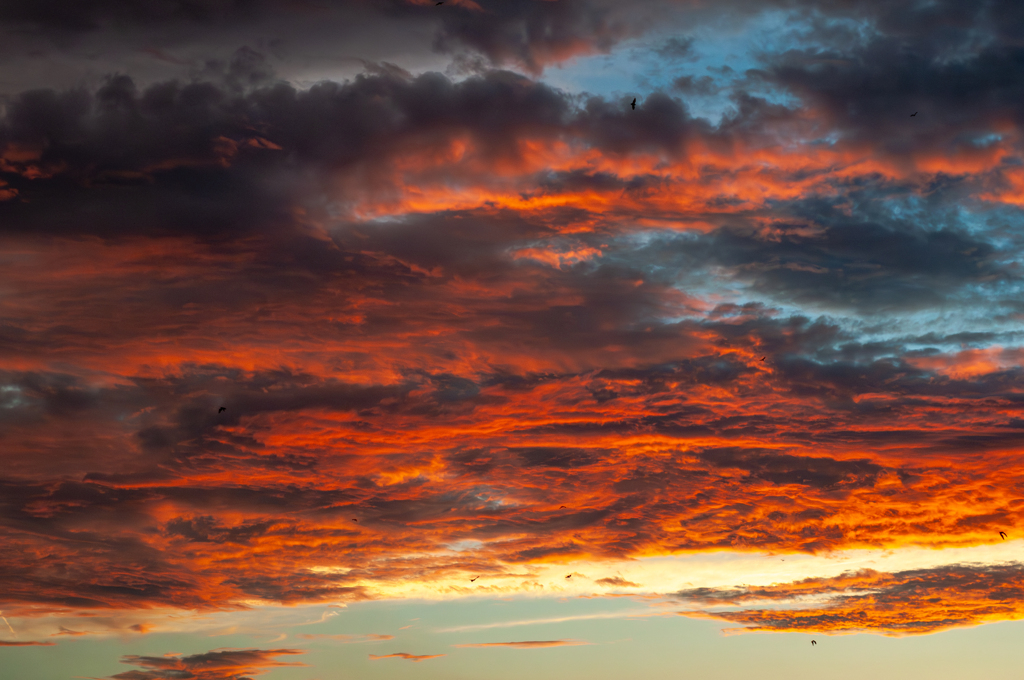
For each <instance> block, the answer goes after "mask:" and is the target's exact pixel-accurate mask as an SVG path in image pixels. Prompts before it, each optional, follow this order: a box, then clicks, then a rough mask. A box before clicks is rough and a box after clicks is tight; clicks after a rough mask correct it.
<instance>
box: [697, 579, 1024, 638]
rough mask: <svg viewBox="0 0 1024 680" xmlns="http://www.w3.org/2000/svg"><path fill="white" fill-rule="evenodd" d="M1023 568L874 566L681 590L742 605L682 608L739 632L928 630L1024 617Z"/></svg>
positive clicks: (714, 602) (700, 600) (712, 602)
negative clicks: (1021, 597)
mask: <svg viewBox="0 0 1024 680" xmlns="http://www.w3.org/2000/svg"><path fill="white" fill-rule="evenodd" d="M1022 575H1024V568H1022V566H1021V565H1020V564H1016V563H1012V564H1002V565H950V566H946V567H937V568H932V569H918V570H911V571H903V572H896V573H892V574H887V573H881V572H876V571H873V570H867V569H866V570H861V571H858V572H847V573H845V574H843V575H842V576H837V577H833V578H809V579H805V580H803V581H797V582H792V583H783V584H777V585H773V586H765V587H742V588H726V589H715V588H704V589H695V590H688V591H683V592H680V593H678V594H677V597H678V598H680V599H681V600H683V601H685V602H687V603H692V604H699V605H702V606H705V607H716V606H723V605H726V606H731V607H738V609H736V610H732V611H710V610H706V611H704V612H680V613H681V614H683V615H684V616H691V615H692V616H704V617H710V618H716V619H720V620H724V621H729V622H733V623H739V624H742V625H743V628H739V629H734V630H736V631H737V632H743V631H769V632H797V631H802V632H818V633H854V632H872V633H880V634H882V635H889V636H902V635H921V634H927V633H934V632H938V631H941V630H948V629H950V628H960V627H965V626H976V625H979V624H982V623H988V622H992V621H1006V620H1017V619H1020V618H1022V617H1024V610H1022V609H1021V607H1020V606H1019V605H1018V603H1017V598H1016V597H1015V596H1014V595H1013V593H1015V592H1017V591H1018V590H1019V589H1020V587H1021V582H1022ZM779 605H786V606H782V607H780V606H779Z"/></svg>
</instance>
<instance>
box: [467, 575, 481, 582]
mask: <svg viewBox="0 0 1024 680" xmlns="http://www.w3.org/2000/svg"><path fill="white" fill-rule="evenodd" d="M478 578H480V577H479V576H476V577H474V578H471V579H469V582H470V583H472V582H473V581H475V580H477V579H478Z"/></svg>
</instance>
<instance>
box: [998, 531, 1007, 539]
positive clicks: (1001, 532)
mask: <svg viewBox="0 0 1024 680" xmlns="http://www.w3.org/2000/svg"><path fill="white" fill-rule="evenodd" d="M999 535H1000V536H1002V537H1003V540H1004V541H1005V540H1006V532H1005V531H1000V532H999Z"/></svg>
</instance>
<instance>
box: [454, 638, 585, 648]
mask: <svg viewBox="0 0 1024 680" xmlns="http://www.w3.org/2000/svg"><path fill="white" fill-rule="evenodd" d="M589 644H592V643H590V642H587V641H586V640H524V641H522V642H475V643H467V644H462V645H452V647H512V648H515V649H540V648H542V647H578V646H580V645H589Z"/></svg>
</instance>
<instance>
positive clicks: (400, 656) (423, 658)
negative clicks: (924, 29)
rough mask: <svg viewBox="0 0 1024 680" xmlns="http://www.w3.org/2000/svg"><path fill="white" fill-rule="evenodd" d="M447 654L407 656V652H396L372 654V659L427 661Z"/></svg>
mask: <svg viewBox="0 0 1024 680" xmlns="http://www.w3.org/2000/svg"><path fill="white" fill-rule="evenodd" d="M442 656H447V655H446V654H423V655H416V654H406V653H405V652H395V653H394V654H382V655H380V656H377V655H376V654H370V658H371V659H373V660H374V661H377V660H379V659H405V660H406V661H426V660H427V659H439V658H441V657H442Z"/></svg>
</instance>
